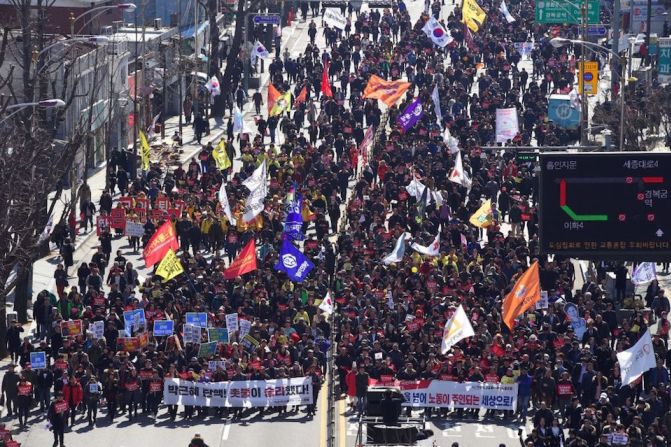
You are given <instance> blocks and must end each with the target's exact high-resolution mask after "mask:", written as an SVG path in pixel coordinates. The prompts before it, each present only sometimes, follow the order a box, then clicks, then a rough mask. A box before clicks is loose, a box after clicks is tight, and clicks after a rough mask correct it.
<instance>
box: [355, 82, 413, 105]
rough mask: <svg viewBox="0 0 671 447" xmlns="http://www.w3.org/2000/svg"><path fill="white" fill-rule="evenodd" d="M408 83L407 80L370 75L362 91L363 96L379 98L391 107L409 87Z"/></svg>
mask: <svg viewBox="0 0 671 447" xmlns="http://www.w3.org/2000/svg"><path fill="white" fill-rule="evenodd" d="M410 85H411V84H410V83H409V82H404V81H385V80H384V79H382V78H381V77H379V76H375V75H372V76H371V77H370V79H369V80H368V84H367V85H366V89H365V90H364V91H363V97H364V98H373V99H379V100H381V101H382V102H384V103H385V104H387V106H388V107H391V106H393V105H394V103H395V102H396V101H398V98H400V97H401V96H403V93H405V92H406V91H407V90H408V89H409V88H410Z"/></svg>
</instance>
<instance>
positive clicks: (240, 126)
mask: <svg viewBox="0 0 671 447" xmlns="http://www.w3.org/2000/svg"><path fill="white" fill-rule="evenodd" d="M244 129H245V118H244V116H243V115H242V111H241V110H240V109H239V108H238V105H237V104H236V105H235V106H234V107H233V132H237V133H240V132H242V131H243V130H244ZM222 141H223V139H222Z"/></svg>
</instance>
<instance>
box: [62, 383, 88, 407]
mask: <svg viewBox="0 0 671 447" xmlns="http://www.w3.org/2000/svg"><path fill="white" fill-rule="evenodd" d="M71 394H72V402H73V403H74V404H75V406H77V405H79V403H80V402H81V401H82V400H83V399H84V390H83V389H82V385H81V384H80V383H79V382H77V383H75V384H74V385H71V384H70V383H66V384H65V385H64V386H63V400H64V401H65V402H67V403H68V404H70V395H71Z"/></svg>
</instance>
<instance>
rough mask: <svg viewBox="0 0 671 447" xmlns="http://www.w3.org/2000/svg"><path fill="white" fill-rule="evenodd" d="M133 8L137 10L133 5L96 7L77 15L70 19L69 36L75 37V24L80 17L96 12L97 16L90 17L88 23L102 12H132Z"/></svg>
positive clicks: (122, 4)
mask: <svg viewBox="0 0 671 447" xmlns="http://www.w3.org/2000/svg"><path fill="white" fill-rule="evenodd" d="M135 8H137V6H136V5H134V4H133V3H119V4H118V5H107V6H98V7H97V8H92V9H89V10H88V11H84V12H83V13H81V14H79V15H78V16H77V17H75V18H74V19H72V22H71V23H70V36H74V35H75V22H76V21H77V20H79V19H81V18H82V17H84V16H85V15H87V14H91V13H92V12H97V14H95V15H94V16H93V17H91V18H90V19H89V20H88V21H89V22H90V21H91V20H93V19H95V18H96V17H98V16H99V15H100V14H102V13H103V12H105V11H109V10H111V9H119V10H121V11H127V12H133V11H135ZM73 15H74V14H73ZM71 17H72V16H71ZM82 28H83V27H82Z"/></svg>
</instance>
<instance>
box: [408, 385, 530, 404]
mask: <svg viewBox="0 0 671 447" xmlns="http://www.w3.org/2000/svg"><path fill="white" fill-rule="evenodd" d="M400 387H401V392H402V393H403V397H404V398H405V402H404V403H403V405H404V406H410V407H435V408H476V409H477V408H480V409H483V408H484V409H487V410H509V411H515V410H516V408H517V384H512V385H505V384H501V383H479V382H463V383H459V382H451V381H447V380H433V381H429V380H420V381H409V382H404V381H401V382H400Z"/></svg>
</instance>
